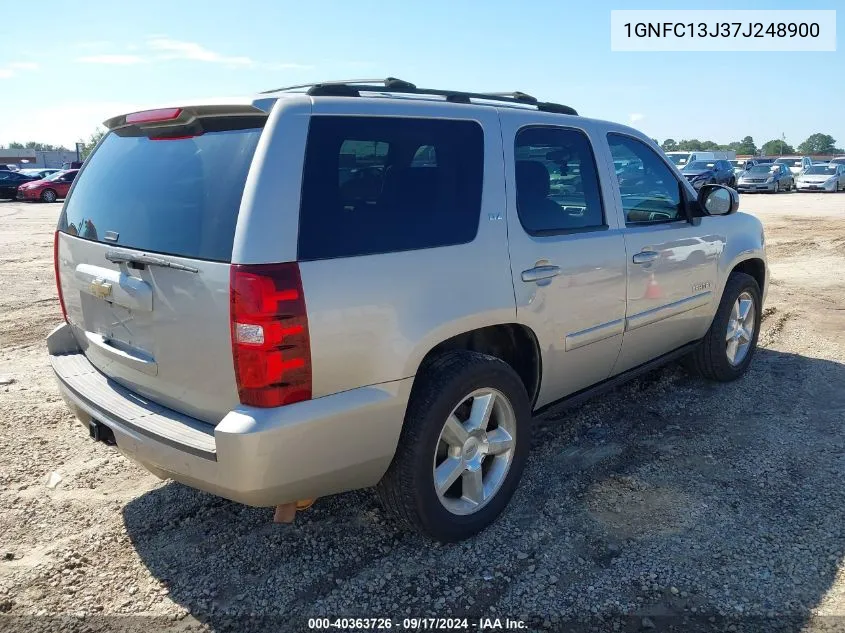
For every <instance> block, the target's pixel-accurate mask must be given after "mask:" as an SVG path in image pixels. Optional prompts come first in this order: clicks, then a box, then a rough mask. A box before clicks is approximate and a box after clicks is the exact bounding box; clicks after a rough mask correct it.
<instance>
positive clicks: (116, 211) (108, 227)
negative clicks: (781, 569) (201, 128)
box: [57, 128, 261, 261]
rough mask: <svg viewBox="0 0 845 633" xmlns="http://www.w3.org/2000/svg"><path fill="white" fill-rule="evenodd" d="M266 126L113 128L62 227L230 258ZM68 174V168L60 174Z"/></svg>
mask: <svg viewBox="0 0 845 633" xmlns="http://www.w3.org/2000/svg"><path fill="white" fill-rule="evenodd" d="M260 135H261V130H260V129H257V128H250V129H238V130H227V131H211V132H205V133H204V134H202V135H200V136H195V137H191V138H182V139H171V140H152V139H149V138H147V137H144V136H142V137H134V136H133V137H130V136H126V137H122V136H119V135H117V134H116V133H114V132H112V133H110V134H109V135H108V136H107V137H106V138H105V140H104V141H103V142H102V144H101V145H100V146H99V148H98V149H97V151H96V152H94V154H93V155H92V156H91V158H90V159H89V162H88V164H87V167H86V168H85V173H84V175H83V176H82V177H81V178H79V182H77V183H76V185H75V186H74V189H73V194H72V195H71V196H70V198H69V199H68V201H67V203H66V205H65V209H64V212H63V214H62V217H61V219H60V221H59V228H60V229H61V230H63V231H66V232H68V233H72V234H74V235H80V234H81V233H82V230H81V227H83V226H84V227H86V231H85V237H86V238H87V239H92V240H97V241H101V240H102V236H103V235H104V234H105V232H106V231H110V232H111V231H113V232H115V233H117V235H118V239H117V241H112V242H109V243H110V244H117V245H120V246H127V247H131V248H137V249H141V250H145V251H153V252H158V253H166V254H172V255H180V256H183V257H189V258H196V259H208V260H216V261H230V260H231V257H232V243H233V241H234V235H235V224H236V222H237V218H238V208H239V206H240V202H241V196H242V195H243V190H244V183H245V181H246V175H247V171H248V170H249V166H250V163H251V162H252V156H253V154H254V152H255V146H256V144H257V143H258V138H259V136H260ZM57 176H58V178H63V177H64V174H57Z"/></svg>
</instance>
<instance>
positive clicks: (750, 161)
mask: <svg viewBox="0 0 845 633" xmlns="http://www.w3.org/2000/svg"><path fill="white" fill-rule="evenodd" d="M728 162H729V163H730V164H731V167H733V171H734V176H735V177H736V179H737V180H739V177H740V176H741V175H742V173H743V172H745V171H748V170H749V169H751V168H752V167H754V165H756V164H757V159H755V158H735V159H734V160H729V161H728Z"/></svg>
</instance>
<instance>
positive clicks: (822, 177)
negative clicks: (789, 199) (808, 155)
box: [795, 163, 845, 193]
mask: <svg viewBox="0 0 845 633" xmlns="http://www.w3.org/2000/svg"><path fill="white" fill-rule="evenodd" d="M795 189H796V190H798V191H829V192H831V193H834V192H836V191H841V190H845V163H826V164H818V165H812V166H810V167H808V168H807V171H805V172H804V173H803V174H801V175H800V176H798V177H797V178H796V179H795Z"/></svg>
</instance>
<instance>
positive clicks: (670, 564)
mask: <svg viewBox="0 0 845 633" xmlns="http://www.w3.org/2000/svg"><path fill="white" fill-rule="evenodd" d="M741 204H742V207H743V208H744V209H748V210H749V211H750V212H753V213H755V214H756V215H758V216H759V217H760V218H761V219H762V221H763V222H764V224H765V226H766V231H767V238H768V243H769V247H768V248H769V257H770V261H771V266H772V279H771V284H770V287H769V291H768V300H767V306H766V309H765V312H764V322H763V327H762V331H761V336H760V344H761V349H760V350H759V351H758V353H757V356H756V358H755V360H754V363H753V365H752V368H751V371H750V372H749V374H748V375H747V376H746V377H745V378H743V379H742V380H740V381H737V382H735V383H731V384H727V385H713V384H710V383H707V382H704V381H702V380H700V379H698V378H694V377H691V376H690V375H688V374H687V373H686V372H685V371H684V370H682V369H680V368H679V367H677V366H670V367H667V368H665V369H662V370H660V371H658V372H657V373H654V374H651V375H649V376H646V377H644V378H642V379H641V380H639V381H637V382H635V383H632V384H629V385H626V386H624V387H622V388H619V389H617V390H615V391H613V392H612V393H609V394H607V395H605V396H602V397H600V398H597V399H595V400H593V401H590V402H588V403H586V404H585V405H584V406H582V407H580V408H578V409H576V410H551V411H549V412H547V413H546V414H545V415H544V416H543V417H542V418H541V419H538V420H537V422H538V425H537V432H536V436H535V442H534V447H533V451H532V456H531V458H530V461H529V465H528V468H527V469H526V473H525V476H524V478H523V481H522V483H521V486H520V488H519V490H518V491H517V493H516V495H515V497H514V499H513V501H512V503H511V506H510V507H509V508H508V510H507V511H506V513H505V514H504V516H503V517H502V518H501V520H499V521H497V522H496V523H495V524H494V525H493V526H492V527H491V528H489V529H488V530H486V531H485V532H483V533H482V534H480V535H479V536H478V537H476V538H475V539H472V540H471V541H469V542H466V543H461V544H457V545H450V546H440V545H435V544H432V543H430V542H428V541H425V540H424V539H420V538H418V537H416V536H414V535H410V534H407V533H405V532H403V531H402V530H401V529H399V528H398V527H397V526H396V525H395V524H394V523H393V522H392V521H390V520H389V519H387V517H386V516H385V515H384V514H383V512H382V510H381V508H380V507H379V505H378V503H377V501H376V499H375V497H374V496H373V495H372V494H371V493H370V492H369V491H361V492H356V493H351V494H346V495H340V496H337V497H332V498H327V499H321V500H319V501H318V502H317V504H315V506H314V507H313V508H312V509H311V510H309V511H307V512H306V513H304V514H303V515H302V516H301V517H300V518H298V519H297V522H296V523H295V524H294V525H291V526H278V525H273V524H272V523H271V521H270V519H271V511H270V510H267V509H255V508H247V507H244V506H239V505H237V504H233V503H229V502H227V501H224V500H222V499H219V498H216V497H212V496H210V495H206V494H203V493H199V492H196V491H193V490H190V489H188V488H185V487H183V486H180V485H176V484H172V483H166V482H160V481H158V480H157V479H156V478H155V477H153V476H152V475H150V474H149V473H147V472H145V471H144V470H142V469H140V468H139V467H137V466H136V465H134V464H132V463H131V462H129V461H127V460H126V459H124V458H123V457H122V456H120V455H119V454H118V453H116V452H115V451H114V450H112V449H109V448H108V447H105V446H103V445H101V444H94V443H92V442H91V441H90V440H89V439H88V437H87V434H86V432H85V430H84V429H82V428H81V427H80V426H79V425H78V424H77V423H76V421H75V420H74V418H73V417H72V416H71V415H70V414H69V413H68V411H67V409H66V408H65V406H64V404H63V403H62V402H61V400H60V398H59V397H58V393H57V390H56V387H55V385H54V383H53V378H52V376H51V374H50V370H49V366H48V363H47V358H46V352H45V349H44V337H45V336H46V334H47V333H48V332H49V330H50V329H51V328H52V327H53V325H55V324H56V323H58V321H59V319H60V315H59V306H58V302H57V301H56V299H55V290H54V284H53V279H52V264H51V262H50V252H51V251H50V248H51V240H52V231H53V228H54V226H55V222H56V217H57V215H58V212H59V207H58V205H49V206H48V205H22V204H17V203H11V204H0V247H2V249H0V250H2V257H0V284H2V286H3V288H4V293H3V295H2V296H0V375H2V376H3V377H4V380H3V383H2V384H0V421H1V422H2V424H0V617H2V615H5V616H7V617H17V618H20V619H19V620H8V619H7V620H2V621H0V628H4V625H11V626H12V628H17V629H18V630H21V631H30V630H35V628H38V627H35V626H34V625H33V622H37V623H38V624H39V626H40V625H44V626H41V629H43V630H48V629H50V630H83V628H84V627H87V628H84V630H90V631H99V630H110V629H111V630H114V629H116V628H117V629H120V630H127V631H132V632H133V633H151V632H152V631H156V630H245V629H244V626H243V622H244V620H243V618H245V617H252V618H253V619H252V620H250V622H252V623H253V624H255V626H249V627H247V628H249V629H250V630H262V629H263V630H275V631H283V630H304V629H306V628H307V626H306V620H305V618H306V617H308V616H332V617H336V616H342V615H360V616H365V615H366V616H375V615H390V616H393V617H394V618H401V617H405V616H411V615H413V616H425V615H432V616H448V615H455V616H457V615H466V616H470V617H479V616H492V617H496V616H500V617H521V616H524V618H525V619H526V620H527V621H528V622H529V623H530V624H531V626H532V627H533V628H534V629H548V630H555V629H560V628H562V627H563V625H562V624H561V623H562V622H563V621H564V620H567V619H572V618H576V619H578V618H582V619H583V618H587V619H589V618H597V617H602V618H603V620H602V621H601V622H599V623H597V628H601V629H603V630H612V629H613V626H612V625H613V623H614V622H615V620H614V618H617V619H618V622H616V624H618V625H619V626H618V629H619V630H623V631H627V630H640V628H641V626H642V618H643V617H647V616H648V615H649V614H652V615H653V614H655V613H656V614H664V615H665V614H669V615H673V616H676V617H688V618H691V619H690V623H691V624H690V625H689V627H687V628H686V629H685V630H705V629H706V630H711V623H710V620H709V618H711V617H712V618H715V619H716V622H717V623H719V622H722V620H721V619H720V618H725V617H745V618H746V619H745V620H743V621H742V624H743V625H744V628H742V629H741V630H749V628H748V626H747V625H748V623H749V622H751V623H752V624H751V625H752V627H756V630H761V631H764V630H765V631H769V630H777V627H776V626H774V625H775V624H777V623H781V624H783V623H796V626H795V627H791V625H790V628H789V629H788V630H796V629H797V628H800V627H801V626H804V627H805V629H804V630H816V629H818V630H824V628H823V627H824V626H826V625H827V624H828V623H830V622H835V620H832V619H830V616H833V615H837V616H845V574H843V571H842V569H843V565H842V561H843V557H845V527H843V526H845V424H843V420H845V386H844V385H845V365H843V361H845V339H843V337H842V332H843V331H845V310H843V308H845V285H843V282H845V274H843V271H845V253H843V244H845V195H838V196H833V195H830V196H822V195H806V196H803V195H802V196H799V195H786V194H784V195H778V196H742V203H741ZM54 471H55V472H58V473H59V474H60V475H61V477H62V481H61V483H59V485H58V486H57V487H56V488H55V489H52V490H50V489H48V488H47V487H46V486H45V481H46V478H47V476H48V475H49V474H50V473H51V472H54ZM630 613H636V614H637V617H636V618H635V619H632V618H629V617H626V616H625V614H630ZM38 614H41V615H40V616H38ZM702 614H703V615H702ZM129 615H133V616H144V618H143V619H142V618H138V619H132V618H126V617H125V616H129ZM31 616H38V618H40V619H38V620H32V619H27V618H30V617H31ZM49 616H61V617H64V618H71V619H70V620H67V619H66V620H62V621H56V622H54V623H53V625H52V628H51V627H50V626H48V625H49V622H48V621H47V620H45V618H47V617H49ZM77 616H79V617H82V616H84V617H85V619H79V618H77ZM115 617H120V618H121V619H120V620H115V619H114V618H115ZM108 618H112V619H111V620H109V619H108ZM701 618H705V620H706V624H705V626H704V628H703V629H699V628H694V626H693V625H694V624H695V623H696V622H698V621H699V620H700V619H701ZM658 622H659V620H658ZM755 623H756V624H755ZM758 625H759V626H758ZM8 629H9V626H6V627H5V630H8ZM723 629H724V630H729V629H728V628H727V626H725V627H722V629H718V630H723ZM784 630H786V629H784Z"/></svg>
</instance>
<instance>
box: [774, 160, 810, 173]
mask: <svg viewBox="0 0 845 633" xmlns="http://www.w3.org/2000/svg"><path fill="white" fill-rule="evenodd" d="M775 165H785V166H787V167H789V171H791V172H792V173H793V175H795V176H799V175H801V174H803V173H804V172H805V171H806V170H807V169H809V168H810V167H812V166H813V159H812V158H810V157H809V156H781V157H780V158H778V159H777V160H776V161H775Z"/></svg>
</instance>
